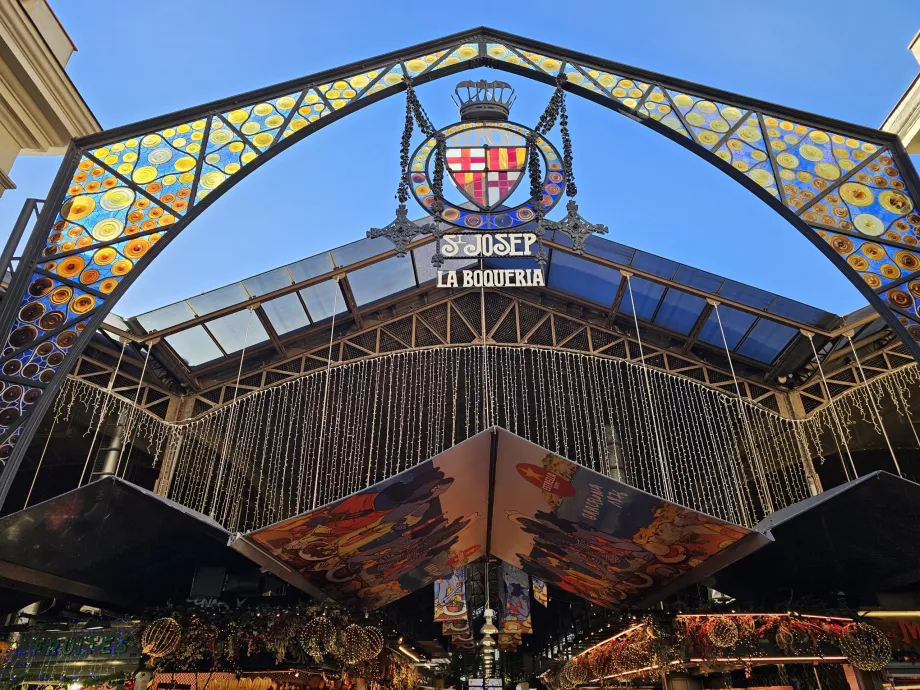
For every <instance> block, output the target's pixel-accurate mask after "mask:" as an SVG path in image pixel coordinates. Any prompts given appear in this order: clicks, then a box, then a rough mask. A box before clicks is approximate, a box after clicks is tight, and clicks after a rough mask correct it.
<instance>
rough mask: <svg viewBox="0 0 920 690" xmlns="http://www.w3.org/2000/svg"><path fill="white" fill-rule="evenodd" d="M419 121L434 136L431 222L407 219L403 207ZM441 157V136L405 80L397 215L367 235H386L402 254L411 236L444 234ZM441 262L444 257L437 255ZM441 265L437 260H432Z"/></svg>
mask: <svg viewBox="0 0 920 690" xmlns="http://www.w3.org/2000/svg"><path fill="white" fill-rule="evenodd" d="M415 123H417V124H418V128H419V130H421V132H422V134H424V135H425V136H426V137H429V138H433V139H435V141H436V142H437V144H436V146H437V149H436V150H435V159H434V170H435V172H434V179H433V180H432V192H434V198H435V203H434V204H433V205H432V208H431V215H432V216H433V218H434V221H435V222H433V223H424V224H419V223H415V222H413V221H411V220H409V210H408V209H407V208H406V202H407V201H408V200H409V176H410V165H409V146H410V144H411V143H412V132H413V131H414V124H415ZM444 159H445V144H444V136H443V135H442V134H441V133H440V132H437V131H436V130H435V128H434V126H433V125H432V124H431V120H430V119H429V118H428V114H427V113H426V112H425V109H424V108H422V104H421V103H420V102H419V100H418V96H416V95H415V89H413V88H412V82H410V81H407V82H406V118H405V124H404V125H403V133H402V140H401V141H400V147H399V165H400V172H399V184H398V185H397V186H396V200H397V201H398V202H399V205H398V206H397V207H396V218H395V219H394V220H392V221H391V222H390V223H389V224H387V225H385V226H384V227H382V228H371V229H370V230H368V232H367V236H368V237H370V238H372V239H374V238H377V237H386V238H387V239H389V240H390V241H391V242H392V243H393V244H394V246H395V247H396V256H405V255H406V253H407V252H408V245H409V243H410V242H412V240H414V239H415V238H416V237H418V236H419V235H421V234H431V235H434V236H435V237H437V238H438V239H439V240H440V238H441V236H442V235H443V232H442V231H441V229H440V219H441V212H442V211H443V210H444V202H443V201H442V199H443V190H444ZM438 257H440V251H438V252H436V254H435V257H433V258H432V262H433V263H434V261H435V258H438ZM440 261H441V262H442V263H443V257H440ZM435 265H440V264H435Z"/></svg>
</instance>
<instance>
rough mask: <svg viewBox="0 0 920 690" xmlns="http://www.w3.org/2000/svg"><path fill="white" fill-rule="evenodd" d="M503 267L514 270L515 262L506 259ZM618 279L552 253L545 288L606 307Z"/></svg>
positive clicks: (588, 263) (612, 273)
mask: <svg viewBox="0 0 920 690" xmlns="http://www.w3.org/2000/svg"><path fill="white" fill-rule="evenodd" d="M505 263H506V264H507V265H508V266H507V267H508V268H515V267H514V266H512V265H511V264H513V263H518V262H515V261H514V260H512V259H507V260H506V262H505ZM622 278H623V276H622V275H620V272H619V271H617V270H615V269H613V268H607V267H606V266H601V265H600V264H596V263H594V262H593V261H588V260H587V259H583V258H581V257H578V256H573V255H572V254H566V253H564V252H561V251H560V252H553V258H552V261H551V262H550V269H549V285H548V287H551V288H553V289H555V290H561V291H562V292H565V293H567V294H569V295H574V296H575V297H581V298H583V299H586V300H588V301H589V302H594V303H595V304H602V305H604V306H607V307H609V306H610V305H611V304H613V298H614V297H615V296H616V294H617V287H619V285H620V280H622Z"/></svg>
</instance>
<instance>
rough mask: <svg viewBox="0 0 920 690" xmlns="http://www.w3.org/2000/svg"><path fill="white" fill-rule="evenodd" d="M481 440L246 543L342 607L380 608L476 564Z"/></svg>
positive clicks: (482, 523)
mask: <svg viewBox="0 0 920 690" xmlns="http://www.w3.org/2000/svg"><path fill="white" fill-rule="evenodd" d="M489 446H490V439H489V435H488V434H480V435H477V436H475V437H473V438H471V439H468V440H466V441H464V442H463V443H461V444H459V445H457V446H454V447H453V448H451V449H450V450H448V451H446V452H444V453H441V454H440V455H438V456H436V457H434V458H432V459H431V460H428V461H426V462H423V463H421V464H418V465H416V466H415V467H412V468H411V469H408V470H406V471H405V472H402V473H400V474H397V475H396V476H394V477H391V478H390V479H387V480H385V481H383V482H380V483H379V484H375V485H374V486H372V487H370V488H368V489H365V490H363V491H359V492H358V493H356V494H353V495H351V496H348V497H347V498H343V499H341V500H338V501H335V502H334V503H330V504H329V505H327V506H324V507H322V508H319V509H317V510H313V511H311V512H309V513H305V514H303V515H299V516H297V517H294V518H290V519H288V520H284V521H283V522H279V523H276V524H274V525H271V526H269V527H265V528H263V529H260V530H256V531H255V532H251V533H250V534H249V535H247V538H248V539H251V540H252V541H254V542H255V543H256V544H257V545H259V546H260V547H262V548H263V549H264V550H266V551H268V552H269V553H270V554H271V555H272V556H274V557H275V558H276V559H278V560H280V561H281V562H282V563H284V564H285V565H287V566H289V567H291V568H294V569H295V570H297V571H298V572H299V573H300V574H301V575H303V576H304V578H306V580H307V581H309V582H310V583H311V584H312V585H314V586H315V587H317V588H318V589H320V590H322V591H324V592H326V593H327V594H329V595H330V596H331V597H333V598H334V599H336V600H338V601H340V602H348V603H349V604H352V605H357V606H360V607H361V608H365V609H377V608H380V607H381V606H384V605H386V604H389V603H390V602H393V601H396V600H397V599H399V598H401V597H403V596H405V595H406V594H409V593H410V592H414V591H415V590H417V589H420V588H421V587H424V586H426V585H429V584H431V583H432V582H433V581H434V580H435V579H437V578H444V577H448V576H449V575H450V574H451V573H453V572H454V571H455V570H456V569H457V568H458V567H460V566H463V565H466V564H467V563H469V562H470V561H472V560H474V559H476V558H479V557H480V556H482V555H483V553H484V550H485V543H486V516H487V515H488V502H489V456H490V453H489Z"/></svg>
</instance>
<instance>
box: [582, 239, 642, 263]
mask: <svg viewBox="0 0 920 690" xmlns="http://www.w3.org/2000/svg"><path fill="white" fill-rule="evenodd" d="M585 251H586V252H587V253H588V254H592V255H593V256H599V257H601V258H603V259H609V260H610V261H616V262H617V263H618V264H623V265H625V266H629V265H630V264H631V263H632V260H633V257H634V256H635V255H636V250H635V249H633V248H632V247H627V246H626V245H625V244H620V243H619V242H613V241H612V240H605V239H604V238H603V237H598V236H597V235H589V236H588V238H587V239H586V240H585Z"/></svg>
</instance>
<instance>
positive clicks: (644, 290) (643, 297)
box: [620, 278, 665, 321]
mask: <svg viewBox="0 0 920 690" xmlns="http://www.w3.org/2000/svg"><path fill="white" fill-rule="evenodd" d="M631 282H632V298H633V300H634V301H635V304H636V317H637V318H640V319H644V320H645V321H648V320H649V319H651V318H652V315H653V314H654V313H655V308H656V307H657V306H658V302H659V301H661V296H662V295H663V294H664V289H665V288H664V285H659V284H658V283H653V282H651V281H650V280H645V278H633V279H632V281H631ZM620 311H621V312H623V313H624V314H632V313H633V305H632V304H631V303H630V301H629V291H628V290H627V292H626V294H625V295H623V301H622V302H620Z"/></svg>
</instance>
